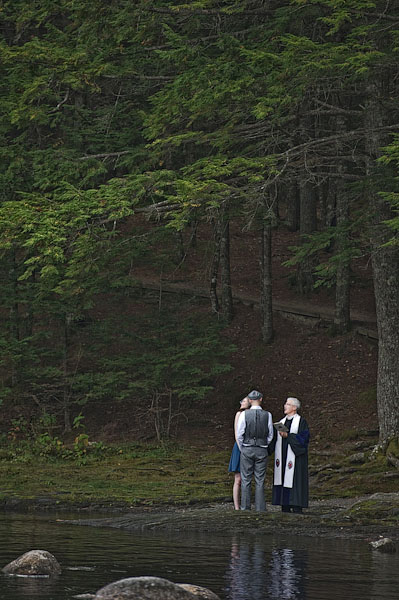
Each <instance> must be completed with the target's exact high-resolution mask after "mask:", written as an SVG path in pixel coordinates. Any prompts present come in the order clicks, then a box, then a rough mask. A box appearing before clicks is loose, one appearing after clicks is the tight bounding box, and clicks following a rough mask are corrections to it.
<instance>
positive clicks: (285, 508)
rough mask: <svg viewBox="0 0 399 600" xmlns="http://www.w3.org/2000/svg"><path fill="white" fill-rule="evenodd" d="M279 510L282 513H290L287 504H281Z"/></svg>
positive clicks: (289, 507)
mask: <svg viewBox="0 0 399 600" xmlns="http://www.w3.org/2000/svg"><path fill="white" fill-rule="evenodd" d="M281 510H282V512H291V506H288V504H283V506H282V507H281Z"/></svg>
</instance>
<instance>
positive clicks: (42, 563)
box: [2, 550, 61, 577]
mask: <svg viewBox="0 0 399 600" xmlns="http://www.w3.org/2000/svg"><path fill="white" fill-rule="evenodd" d="M2 571H3V573H6V574H7V575H27V576H29V575H30V576H32V577H33V576H37V575H46V576H48V577H52V576H54V575H59V574H60V573H61V566H60V564H59V562H58V561H57V559H56V558H55V557H54V556H53V555H52V554H50V552H47V551H46V550H30V551H29V552H25V554H22V555H21V556H19V557H18V558H16V559H15V560H13V561H12V562H10V563H8V565H6V566H5V567H3V569H2Z"/></svg>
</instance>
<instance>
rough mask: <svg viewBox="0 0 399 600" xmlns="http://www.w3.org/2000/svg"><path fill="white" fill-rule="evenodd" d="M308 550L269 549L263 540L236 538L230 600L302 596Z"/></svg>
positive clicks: (285, 599)
mask: <svg viewBox="0 0 399 600" xmlns="http://www.w3.org/2000/svg"><path fill="white" fill-rule="evenodd" d="M305 559H306V554H305V553H304V552H303V551H302V552H298V551H296V552H295V551H294V550H292V549H291V548H280V549H273V550H271V551H270V550H269V551H267V550H266V548H265V546H264V544H262V543H261V541H260V540H256V539H254V540H253V541H252V543H250V542H248V541H247V540H245V541H243V542H241V543H240V542H238V541H237V540H235V539H233V542H232V546H231V559H230V563H229V567H228V571H227V573H226V578H227V580H228V584H227V592H228V595H227V597H228V599H229V600H246V599H247V598H251V600H265V598H280V599H282V600H299V599H301V600H303V599H305V598H306V595H305V587H304V582H305V575H304V572H305Z"/></svg>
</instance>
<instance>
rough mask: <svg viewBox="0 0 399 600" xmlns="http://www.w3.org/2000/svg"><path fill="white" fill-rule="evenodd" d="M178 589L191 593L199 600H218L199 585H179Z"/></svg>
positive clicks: (209, 591) (217, 597)
mask: <svg viewBox="0 0 399 600" xmlns="http://www.w3.org/2000/svg"><path fill="white" fill-rule="evenodd" d="M178 585H180V587H182V588H183V589H185V590H187V591H188V592H191V594H194V596H195V597H196V598H197V600H198V598H199V600H220V598H219V596H217V595H216V594H214V593H213V592H211V590H208V589H207V588H204V587H201V586H199V585H192V584H191V583H179V584H178Z"/></svg>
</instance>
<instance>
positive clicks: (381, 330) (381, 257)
mask: <svg viewBox="0 0 399 600" xmlns="http://www.w3.org/2000/svg"><path fill="white" fill-rule="evenodd" d="M378 97H379V95H378V88H377V85H376V84H375V83H372V84H370V85H369V87H368V99H367V104H366V108H367V110H366V129H368V130H369V131H368V151H369V160H368V164H367V171H368V175H369V177H371V176H372V167H373V161H375V159H376V158H377V157H378V156H379V154H380V148H381V147H382V146H383V145H384V144H385V142H386V140H383V139H381V137H380V134H379V133H378V131H377V128H378V127H381V125H382V124H383V123H384V119H383V114H382V111H381V104H380V102H379V101H378ZM369 203H370V212H371V215H372V219H373V223H372V224H373V227H372V230H371V245H372V265H373V278H374V294H375V301H376V315H377V327H378V375H377V409H378V421H379V426H380V437H379V442H380V444H381V446H383V447H384V446H386V445H387V443H388V442H389V440H390V439H392V438H394V437H399V368H398V356H399V302H398V299H399V247H398V246H384V244H386V242H387V241H388V240H389V239H390V238H391V237H392V232H391V231H390V230H389V229H388V227H387V226H386V225H385V223H384V222H385V221H386V220H387V219H390V218H392V217H393V216H394V215H393V212H392V209H391V206H390V205H389V204H388V203H387V202H386V201H385V200H384V198H382V197H381V196H380V195H378V194H376V193H375V192H374V191H373V190H372V189H371V190H370V193H369Z"/></svg>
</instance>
